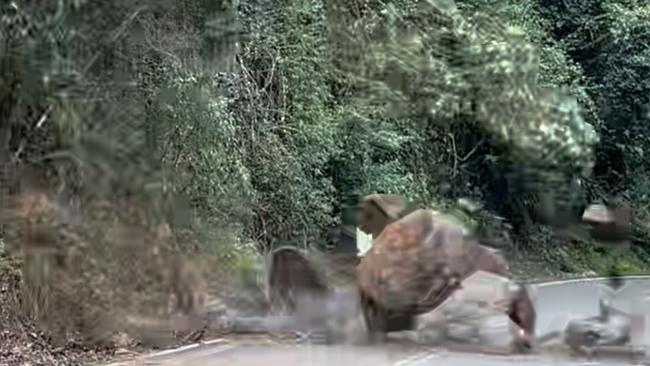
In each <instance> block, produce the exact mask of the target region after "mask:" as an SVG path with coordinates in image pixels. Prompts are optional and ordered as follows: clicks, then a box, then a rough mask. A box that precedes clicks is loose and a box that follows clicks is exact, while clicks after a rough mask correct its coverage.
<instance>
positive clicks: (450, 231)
mask: <svg viewBox="0 0 650 366" xmlns="http://www.w3.org/2000/svg"><path fill="white" fill-rule="evenodd" d="M479 270H481V271H485V272H488V273H493V274H496V275H498V276H503V277H508V275H509V267H508V263H507V261H506V260H505V259H504V258H503V257H502V256H500V255H498V254H497V253H496V251H494V250H492V249H490V248H488V247H485V246H483V245H481V244H480V243H479V242H478V241H477V240H476V239H474V238H472V237H470V236H469V235H468V233H467V231H466V230H465V228H464V227H463V226H462V225H460V224H458V223H456V222H454V221H453V220H451V219H450V218H447V217H446V216H444V215H442V214H440V213H438V212H435V211H431V210H416V211H414V212H412V213H410V214H408V215H406V216H404V217H402V218H401V219H398V220H396V221H394V222H392V223H390V224H388V225H387V226H386V227H385V228H384V229H383V230H382V231H381V234H380V235H379V236H378V237H377V238H376V239H375V240H374V241H373V246H372V248H371V249H370V250H369V251H368V252H367V253H366V255H365V256H364V257H363V259H362V260H361V263H360V264H359V267H358V272H357V275H358V284H359V288H360V290H361V293H362V297H363V298H364V301H365V306H366V307H367V308H370V309H371V310H367V311H369V312H371V313H372V314H371V315H370V316H368V317H367V319H369V321H371V322H372V321H380V322H384V323H390V322H389V321H388V319H399V318H400V317H402V318H403V317H407V316H409V315H410V316H414V315H419V314H423V313H426V312H429V311H431V310H433V309H435V308H437V307H438V306H440V305H441V304H442V303H443V302H444V301H445V300H446V299H447V298H449V297H450V296H451V295H452V294H453V293H454V292H455V291H456V290H458V289H459V288H461V283H462V282H463V281H464V280H465V279H466V278H468V277H469V276H470V275H472V274H473V273H475V272H476V271H479ZM486 300H487V299H486ZM504 310H505V312H506V313H507V314H508V316H509V317H510V319H511V320H513V321H514V322H515V323H516V324H517V325H518V326H519V327H521V329H522V330H523V332H521V334H520V337H521V339H520V340H517V341H515V343H517V342H520V343H521V344H517V346H518V347H519V346H522V347H529V346H530V342H531V340H530V339H531V338H530V337H531V336H532V334H534V325H535V319H536V316H535V311H534V308H533V305H532V302H531V300H530V298H529V296H528V294H527V292H526V291H525V290H524V289H523V288H521V290H520V291H513V293H512V296H511V297H510V299H509V303H508V305H507V306H506V308H505V309H504ZM376 313H379V314H380V315H379V316H378V315H376ZM382 317H383V318H384V319H383V320H382V319H381V318H382ZM404 322H405V324H406V325H405V326H408V324H409V322H408V321H404ZM369 328H370V329H373V328H377V329H379V330H383V331H385V332H386V331H390V329H391V326H390V325H389V324H381V325H379V326H375V325H372V324H371V325H370V327H369Z"/></svg>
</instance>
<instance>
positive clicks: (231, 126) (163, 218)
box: [0, 0, 650, 364]
mask: <svg viewBox="0 0 650 366" xmlns="http://www.w3.org/2000/svg"><path fill="white" fill-rule="evenodd" d="M649 30H650V6H649V5H648V4H647V3H646V2H642V1H638V0H603V1H596V0H593V1H582V2H576V1H564V2H557V1H550V0H548V1H547V0H480V1H476V0H471V1H470V0H458V1H457V2H456V3H453V2H452V1H450V0H428V1H425V0H423V1H413V0H396V1H393V2H389V3H385V2H381V1H373V0H368V1H342V0H327V1H304V0H299V1H267V0H254V1H239V2H237V1H228V0H221V1H208V0H182V1H168V0H166V1H163V0H141V1H125V0H115V1H112V2H90V1H86V0H60V1H56V2H47V4H36V3H34V2H29V1H22V0H14V1H9V2H5V3H3V4H2V8H1V9H0V123H1V125H0V161H1V162H2V165H1V171H0V189H1V192H0V201H1V202H2V207H1V208H2V210H1V211H2V216H1V219H2V220H1V221H0V225H1V226H0V271H1V272H2V275H0V301H1V302H0V310H1V311H0V315H1V316H2V318H1V319H0V343H1V344H3V347H1V349H0V364H3V363H4V362H19V363H22V362H23V361H21V360H24V359H25V358H17V357H30V356H29V355H30V354H35V355H36V354H38V355H40V356H38V357H40V359H38V360H37V359H36V358H34V359H33V360H31V362H32V364H56V363H57V362H59V363H61V364H64V363H65V362H67V361H56V359H57V356H56V355H66V354H67V355H69V357H70V360H71V361H70V362H74V360H76V358H75V357H77V356H70V354H72V353H70V352H72V351H70V350H75V349H77V348H79V349H84V347H86V349H88V348H87V347H88V346H87V345H93V347H95V348H93V349H101V350H105V349H113V350H114V349H115V347H130V346H131V345H133V344H138V343H141V344H144V343H146V342H145V341H151V342H150V343H156V340H153V339H150V338H151V336H150V334H153V333H156V332H154V331H149V330H151V329H149V328H156V327H157V326H158V325H157V324H158V323H157V322H156V319H157V318H156V317H158V316H160V317H161V318H162V317H164V316H166V315H168V314H169V313H174V314H176V313H185V312H187V309H189V308H191V307H192V301H200V299H199V297H200V296H201V294H202V293H208V294H209V296H208V300H206V301H208V302H209V301H212V302H214V301H216V300H214V299H215V298H217V299H219V301H220V302H223V303H227V302H228V301H230V300H229V299H230V298H234V297H237V296H236V295H239V296H240V297H242V296H248V295H243V294H245V293H246V292H245V291H244V290H242V288H253V289H254V288H255V287H256V286H258V282H259V281H258V279H257V278H256V275H255V274H254V273H256V271H259V270H260V268H261V267H260V266H261V262H262V261H261V257H262V256H263V255H264V253H265V252H266V251H267V250H268V249H270V248H273V247H275V246H278V245H287V244H288V245H297V246H302V247H308V246H318V247H323V246H325V245H326V244H328V243H327V241H328V237H329V236H328V233H329V232H330V231H331V229H332V228H334V227H336V226H337V225H339V224H340V210H341V204H342V203H343V202H344V200H345V199H346V197H349V196H350V195H354V194H356V195H365V194H370V193H392V194H400V195H403V196H404V197H407V198H408V199H410V200H413V201H415V202H418V203H419V204H421V205H425V206H429V207H437V208H442V209H447V210H455V209H457V202H458V200H459V199H465V200H470V201H472V202H475V203H476V204H477V205H478V206H479V207H480V209H479V210H478V211H477V212H475V213H474V214H472V215H469V216H466V217H465V219H466V220H467V222H468V224H470V225H473V226H475V227H476V228H477V229H478V230H479V231H480V232H481V233H482V234H483V235H485V236H486V237H489V238H490V241H492V242H495V243H498V244H499V245H500V247H502V248H503V249H504V252H505V253H506V254H507V256H508V257H509V258H510V259H511V261H512V267H513V268H514V272H515V274H516V275H519V276H520V277H524V276H530V275H531V274H536V275H538V276H544V277H551V276H563V275H575V274H584V273H587V272H592V273H596V274H605V273H607V272H608V271H610V270H611V269H612V268H614V269H616V270H617V271H619V272H622V273H640V272H647V269H648V267H649V266H650V242H649V239H650V226H648V225H649V223H650V217H649V216H650V191H648V188H647V187H648V186H649V183H650V171H648V169H649V168H650V167H649V166H648V163H647V157H646V150H650V133H649V132H650V131H649V130H648V129H649V128H650V127H648V126H650V79H649V78H648V77H647V75H650V31H649ZM608 200H622V201H625V202H628V203H629V204H631V206H632V208H633V210H634V222H633V228H634V234H633V240H632V245H631V247H630V249H629V250H627V251H623V252H620V253H619V252H612V251H611V250H610V249H609V248H606V247H602V246H600V245H598V243H594V242H590V241H585V240H577V239H571V238H567V237H565V236H561V235H558V234H557V231H556V230H554V228H556V227H557V225H558V223H559V222H558V221H560V222H568V221H571V219H572V218H575V217H576V216H578V215H579V214H580V212H581V210H582V209H583V208H584V207H585V206H586V205H587V204H590V203H598V202H606V201H608ZM197 278H201V279H202V280H197ZM225 294H228V295H225ZM250 296H253V295H250ZM170 298H171V299H173V301H171V303H172V304H171V305H170V304H169V303H170V301H169V299H170ZM232 301H235V300H232ZM152 309H156V310H155V311H152ZM117 320H119V321H117ZM143 322H144V323H143ZM145 323H146V324H147V325H146V326H145V325H143V324H145ZM147 327H149V328H147ZM143 329H148V330H147V331H144V330H143ZM156 329H158V328H156ZM163 331H164V330H163ZM186 333H187V332H186ZM186 333H182V332H181V334H176V336H177V338H178V339H181V340H188V339H192V337H195V336H196V334H194V333H191V332H190V333H189V334H186ZM120 334H122V335H124V334H128V337H126V336H124V337H121V338H120V337H117V336H116V335H120ZM29 337H35V338H34V339H38V341H34V340H30V339H28V338H29ZM154 338H155V337H154ZM5 344H9V345H10V346H9V347H4V345H5ZM27 344H31V346H29V347H31V348H25V347H28V346H26V345H27ZM48 347H49V348H48ZM75 347H76V348H75ZM46 349H47V350H48V351H47V352H49V353H47V355H45V353H44V352H46V351H45V350H46ZM57 352H58V353H57ZM66 352H68V353H66ZM103 352H104V351H101V353H100V356H101V355H103V354H104V353H103ZM96 356H97V355H96V354H94V353H93V354H92V355H91V356H89V357H91V358H93V357H96ZM34 357H36V356H34ZM61 357H63V356H61ZM66 357H68V356H66ZM59 359H60V360H63V359H64V358H59Z"/></svg>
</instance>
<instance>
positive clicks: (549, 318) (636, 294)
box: [127, 276, 650, 366]
mask: <svg viewBox="0 0 650 366" xmlns="http://www.w3.org/2000/svg"><path fill="white" fill-rule="evenodd" d="M604 282H605V279H589V280H571V281H559V282H550V283H541V284H536V285H531V286H533V289H534V291H535V293H536V303H537V304H536V305H537V313H538V327H537V328H538V329H537V330H538V335H543V334H546V333H548V332H552V331H561V330H562V329H563V327H564V326H565V325H566V321H567V320H568V318H569V316H580V317H583V316H593V315H597V314H598V312H599V308H598V300H599V298H600V296H601V295H602V285H603V284H604ZM647 291H650V276H644V277H641V276H639V277H634V278H628V279H627V280H626V285H625V286H624V287H623V288H622V289H620V290H619V291H618V294H617V300H616V301H617V303H618V305H619V306H620V307H622V308H625V309H626V310H628V311H635V312H637V313H641V312H643V313H649V314H648V315H647V318H648V319H650V302H648V298H647V296H646V294H645V292H647ZM641 328H642V327H641ZM646 334H647V331H646ZM648 339H650V338H648V337H646V338H645V340H644V341H643V342H644V344H645V343H647V342H648ZM595 362H598V364H599V365H604V366H614V365H631V364H636V365H639V364H648V365H650V363H647V362H646V358H645V357H643V358H639V357H637V358H634V359H633V358H631V357H629V356H620V357H613V356H612V357H607V358H599V359H598V360H597V361H596V360H592V361H589V360H587V359H584V358H577V357H571V356H569V354H568V353H566V352H557V353H553V352H546V351H542V352H539V353H538V354H535V355H528V356H498V355H486V354H479V353H464V352H450V351H447V350H443V349H436V348H431V347H425V346H421V345H414V344H409V343H407V342H406V343H405V342H398V341H392V342H389V343H388V344H385V345H383V346H347V345H337V346H322V345H271V344H263V343H261V342H251V343H241V342H234V343H228V342H220V341H214V342H212V343H208V344H201V345H193V346H190V347H187V348H183V349H179V350H172V351H167V352H163V353H160V354H154V355H150V356H148V357H145V358H142V359H139V360H132V361H131V362H129V363H127V364H131V365H136V364H138V365H145V364H147V365H187V366H203V365H212V366H221V365H223V366H252V365H262V366H288V365H301V366H302V365H304V366H307V365H309V366H321V365H322V366H325V365H335V366H363V365H368V366H384V365H386V366H388V365H392V366H407V365H409V366H410V365H413V366H434V365H435V366H447V365H449V366H464V365H472V366H491V365H495V366H496V365H515V364H516V365H518V366H545V365H586V364H595Z"/></svg>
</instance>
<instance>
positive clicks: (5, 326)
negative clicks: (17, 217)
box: [0, 258, 115, 366]
mask: <svg viewBox="0 0 650 366" xmlns="http://www.w3.org/2000/svg"><path fill="white" fill-rule="evenodd" d="M20 277H21V276H20V263H19V261H18V260H16V259H8V258H0V345H2V346H1V347H0V366H18V365H32V366H36V365H39V366H40V365H43V366H46V365H47V366H50V365H57V366H58V365H85V364H88V363H94V362H102V361H105V360H108V359H110V358H111V357H113V356H114V354H115V350H114V349H92V348H87V347H83V346H81V345H80V344H79V342H77V341H76V340H75V337H74V336H70V337H69V338H68V340H67V342H66V343H65V344H64V345H63V346H59V347H56V346H53V345H52V342H51V339H50V337H49V336H48V335H47V334H46V333H45V332H42V331H40V330H38V328H37V327H36V326H35V324H34V323H33V322H32V321H30V320H29V319H27V318H25V317H22V316H19V315H18V314H20V313H21V312H20V311H19V307H20V296H19V295H20Z"/></svg>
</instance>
